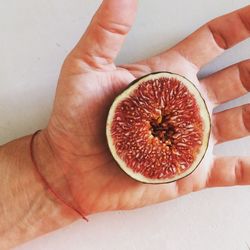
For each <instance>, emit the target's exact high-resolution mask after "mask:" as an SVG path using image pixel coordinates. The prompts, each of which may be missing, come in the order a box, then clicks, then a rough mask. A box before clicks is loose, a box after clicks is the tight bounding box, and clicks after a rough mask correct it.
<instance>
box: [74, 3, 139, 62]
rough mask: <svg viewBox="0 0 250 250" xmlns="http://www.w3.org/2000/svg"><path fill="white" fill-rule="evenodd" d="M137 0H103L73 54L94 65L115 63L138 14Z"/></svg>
mask: <svg viewBox="0 0 250 250" xmlns="http://www.w3.org/2000/svg"><path fill="white" fill-rule="evenodd" d="M136 6H137V0H119V1H117V0H104V1H103V3H102V4H101V6H100V8H99V9H98V11H97V12H96V14H95V16H94V17H93V19H92V21H91V23H90V25H89V27H88V29H87V31H86V33H85V34H84V35H83V37H82V38H81V39H80V41H79V43H78V44H77V46H76V48H75V49H74V50H73V54H74V55H75V56H76V55H77V56H78V57H79V58H81V59H82V60H83V61H85V62H86V63H87V64H90V65H91V66H94V67H100V66H107V65H110V64H112V63H113V61H114V59H115V58H116V56H117V54H118V53H119V51H120V49H121V46H122V44H123V41H124V39H125V36H126V34H127V33H128V32H129V30H130V28H131V26H132V24H133V21H134V19H135V15H136Z"/></svg>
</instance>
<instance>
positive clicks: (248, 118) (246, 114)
mask: <svg viewBox="0 0 250 250" xmlns="http://www.w3.org/2000/svg"><path fill="white" fill-rule="evenodd" d="M242 116H243V123H244V126H245V128H246V129H247V131H248V132H249V133H250V104H247V105H245V106H243V113H242Z"/></svg>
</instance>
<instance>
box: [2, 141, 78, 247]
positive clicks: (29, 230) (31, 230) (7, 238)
mask: <svg viewBox="0 0 250 250" xmlns="http://www.w3.org/2000/svg"><path fill="white" fill-rule="evenodd" d="M30 140H31V137H30V136H27V137H24V138H21V139H18V140H16V141H13V142H11V143H8V144H6V145H4V146H1V147H0V180H1V182H0V213H1V216H0V249H9V248H11V247H14V246H16V245H18V244H21V243H23V242H25V241H28V240H31V239H33V238H35V237H38V236H40V235H42V234H45V233H48V232H50V231H53V230H56V229H58V228H60V227H62V226H64V225H67V224H69V223H71V222H72V221H74V220H75V219H76V216H75V215H74V213H72V211H71V210H70V209H69V208H67V207H66V206H64V205H63V204H62V203H61V202H60V201H58V200H57V199H56V198H55V197H54V196H53V194H50V193H49V191H48V190H47V187H46V185H44V183H43V182H42V181H41V179H40V178H39V175H38V174H37V172H36V169H35V167H34V166H33V163H32V160H31V156H30V150H29V145H30ZM40 148H42V147H40ZM36 153H37V154H39V157H42V154H43V152H36ZM44 153H45V154H46V152H44ZM48 162H49V160H48ZM48 164H49V163H48Z"/></svg>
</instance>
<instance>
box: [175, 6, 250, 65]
mask: <svg viewBox="0 0 250 250" xmlns="http://www.w3.org/2000/svg"><path fill="white" fill-rule="evenodd" d="M249 35H250V5H249V6H247V7H245V8H242V9H239V10H237V11H234V12H232V13H230V14H227V15H224V16H221V17H218V18H216V19H214V20H212V21H210V22H208V23H207V24H205V25H204V26H202V27H201V28H199V29H198V30H197V31H196V32H194V33H193V34H191V35H190V36H189V37H187V38H186V39H185V40H183V41H182V42H180V43H179V44H178V45H176V46H175V47H174V48H173V49H172V51H177V52H178V53H179V54H181V55H182V56H183V57H184V58H185V59H187V60H188V61H190V62H192V63H193V64H194V65H196V66H197V67H198V68H201V67H202V66H203V65H205V64H207V63H208V62H210V61H211V60H213V59H214V58H215V57H217V56H218V55H220V54H221V53H222V52H223V51H224V50H225V49H228V48H230V47H232V46H234V45H235V44H237V43H239V42H240V41H242V40H244V39H246V38H248V37H249Z"/></svg>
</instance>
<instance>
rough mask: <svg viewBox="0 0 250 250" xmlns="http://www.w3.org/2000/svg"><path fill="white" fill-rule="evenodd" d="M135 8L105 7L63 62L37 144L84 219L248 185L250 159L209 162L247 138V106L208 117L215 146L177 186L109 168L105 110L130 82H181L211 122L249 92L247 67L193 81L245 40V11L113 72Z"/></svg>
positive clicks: (124, 1) (248, 28) (112, 1)
mask: <svg viewBox="0 0 250 250" xmlns="http://www.w3.org/2000/svg"><path fill="white" fill-rule="evenodd" d="M136 5H137V4H136V0H120V1H117V0H105V1H103V3H102V5H101V7H100V9H99V10H98V11H97V13H96V15H95V17H94V18H93V20H92V22H91V24H90V26H89V28H88V29H87V31H86V33H85V34H84V35H83V37H82V38H81V40H80V41H79V43H78V44H77V45H76V47H75V48H74V49H73V50H72V52H71V53H70V54H69V55H68V57H67V58H66V60H65V63H64V65H63V68H62V72H61V75H60V79H59V84H58V88H57V93H56V98H55V104H54V109H53V114H52V116H51V119H50V122H49V125H48V127H47V128H46V129H45V130H43V132H42V133H41V134H40V136H39V138H40V141H44V142H45V143H47V145H48V148H49V150H50V151H51V152H52V154H53V161H50V163H48V165H50V164H51V165H53V168H54V169H55V173H57V175H58V173H61V175H62V176H63V178H65V179H64V181H63V182H59V181H58V180H56V179H55V178H54V179H53V177H51V176H50V177H48V174H47V171H48V167H47V168H46V166H45V165H46V164H45V165H42V164H40V169H41V171H42V172H43V173H44V175H45V176H47V178H48V179H49V182H50V185H51V186H52V187H54V188H55V191H57V192H60V195H61V196H62V198H63V199H65V200H68V201H70V202H72V203H74V205H76V206H77V207H80V209H81V210H82V211H84V212H85V213H87V214H92V213H97V212H101V211H107V210H116V209H133V208H137V207H142V206H145V205H148V204H152V203H157V202H162V201H166V200H169V199H173V198H176V197H178V196H180V195H184V194H187V193H190V192H193V191H198V190H201V189H203V188H206V187H216V186H231V185H242V184H250V158H249V157H247V158H243V157H220V158H216V157H214V156H213V154H212V151H213V147H214V145H215V144H217V143H222V142H225V141H229V140H233V139H237V138H240V137H244V136H248V135H249V134H250V105H245V106H242V107H237V108H234V109H230V110H228V111H224V112H221V113H218V114H215V115H212V121H213V122H212V138H211V141H210V144H209V149H208V152H207V154H206V157H205V158H204V160H203V162H202V164H201V165H200V166H199V167H198V168H197V170H196V171H195V172H194V173H193V174H192V175H190V176H188V177H186V178H184V179H182V180H179V181H177V182H174V183H170V184H162V185H149V184H142V183H139V182H137V181H135V180H133V179H131V178H130V177H128V176H127V175H126V174H125V173H124V172H123V171H121V169H120V168H119V167H118V166H117V164H116V162H115V161H114V160H113V158H112V156H111V154H110V152H109V149H108V146H107V142H106V137H105V124H106V118H107V114H108V110H109V107H110V105H111V103H112V101H113V99H114V98H115V97H116V96H117V95H118V94H119V93H120V92H121V91H122V90H123V89H124V88H126V86H127V85H128V84H129V83H130V82H131V81H133V80H134V79H135V78H138V77H140V76H142V75H145V74H148V73H150V72H154V71H171V72H175V73H178V74H181V75H183V76H185V77H187V78H188V79H190V80H191V81H193V83H194V84H195V85H196V86H197V87H198V88H199V89H200V90H201V92H202V94H203V96H204V97H205V99H206V102H207V104H208V106H209V111H210V113H211V114H212V110H213V108H214V107H216V105H218V104H221V103H223V102H225V101H228V100H232V99H234V98H237V97H239V96H242V95H244V94H246V93H247V92H248V91H249V90H250V62H249V61H244V62H241V63H239V64H237V65H233V66H231V67H229V68H226V69H224V70H222V71H220V72H218V73H215V74H213V75H211V76H209V77H207V78H205V79H201V80H198V78H197V73H198V71H199V70H200V68H201V67H202V66H203V65H205V64H207V63H208V62H209V61H211V60H213V59H214V58H215V57H216V56H218V55H220V54H221V53H223V52H224V50H225V49H227V48H229V47H231V46H233V45H235V44H236V43H238V42H240V41H242V40H243V39H246V38H247V37H249V35H250V6H247V7H245V8H243V9H240V10H238V11H235V12H233V13H231V14H228V15H225V16H223V17H219V18H217V19H215V20H213V21H211V22H209V23H207V24H206V25H204V26H202V27H201V28H200V29H198V30H197V31H196V32H194V33H193V34H192V35H190V36H189V37H187V38H186V39H185V40H184V41H182V42H180V43H179V44H177V45H176V46H174V47H173V48H171V49H169V50H167V51H165V52H163V53H162V54H159V55H156V56H154V57H152V58H149V59H147V60H143V61H140V62H137V63H134V64H130V65H122V66H116V65H115V63H114V60H115V58H116V56H117V54H118V53H119V51H120V49H121V46H122V43H123V41H124V38H125V36H126V34H127V33H128V32H129V30H130V28H131V25H132V23H133V21H134V18H135V14H136ZM38 158H39V157H38ZM38 162H39V163H42V160H41V159H40V160H38ZM52 162H53V164H52ZM51 178H52V179H51ZM62 183H63V184H62ZM57 188H58V189H57ZM61 191H62V192H61Z"/></svg>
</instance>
